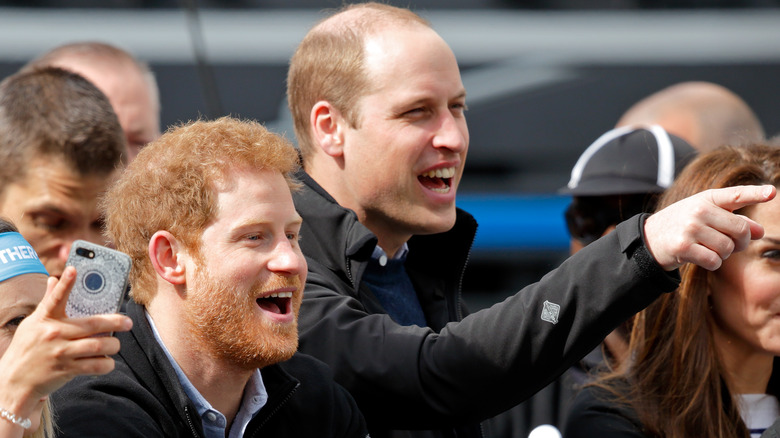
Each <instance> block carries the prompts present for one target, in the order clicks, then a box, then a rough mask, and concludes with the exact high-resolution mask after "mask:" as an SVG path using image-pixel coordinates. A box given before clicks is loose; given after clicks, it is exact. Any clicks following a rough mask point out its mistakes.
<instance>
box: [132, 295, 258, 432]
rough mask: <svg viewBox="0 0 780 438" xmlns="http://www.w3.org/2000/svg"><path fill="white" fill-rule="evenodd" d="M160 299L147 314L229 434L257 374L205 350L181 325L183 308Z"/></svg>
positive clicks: (175, 358)
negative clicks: (246, 391)
mask: <svg viewBox="0 0 780 438" xmlns="http://www.w3.org/2000/svg"><path fill="white" fill-rule="evenodd" d="M159 296H160V293H159V292H158V295H157V296H156V297H155V298H154V299H153V300H152V302H151V303H150V304H149V306H147V311H148V312H149V315H150V316H151V317H152V320H153V321H154V325H155V327H156V328H157V332H158V333H159V335H160V338H161V339H162V341H163V343H165V347H166V348H167V349H168V351H169V352H170V354H171V356H172V357H173V358H174V360H176V363H177V364H178V365H179V367H180V368H181V369H182V371H183V372H184V374H185V375H186V376H187V378H188V379H189V380H190V383H192V385H193V386H194V387H195V389H197V390H198V392H199V393H200V394H201V395H202V396H203V398H205V399H206V400H207V401H208V402H209V403H210V404H211V406H212V407H213V408H214V409H216V410H218V411H219V412H220V413H222V415H224V416H225V418H226V420H227V429H226V430H230V425H231V424H232V422H233V419H234V418H235V416H236V414H237V413H238V409H239V408H240V407H241V399H242V397H243V394H244V388H245V387H246V385H247V382H249V379H250V378H251V377H252V372H253V371H254V370H247V369H245V368H241V367H237V366H235V365H233V364H230V363H227V361H225V360H224V359H222V358H219V357H216V356H215V355H214V353H213V352H211V351H208V350H207V349H205V348H204V346H203V343H202V342H200V341H198V340H197V339H196V338H195V337H194V335H192V334H191V331H190V330H189V329H188V328H187V327H184V326H183V325H182V324H181V321H183V319H182V318H180V317H177V316H178V315H177V314H178V313H180V312H179V311H178V309H180V308H181V306H177V305H175V303H162V302H161V301H163V300H158V297H159Z"/></svg>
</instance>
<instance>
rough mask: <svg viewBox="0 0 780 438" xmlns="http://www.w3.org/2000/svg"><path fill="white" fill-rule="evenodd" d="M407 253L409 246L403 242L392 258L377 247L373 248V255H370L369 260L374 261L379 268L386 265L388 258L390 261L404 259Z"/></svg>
mask: <svg viewBox="0 0 780 438" xmlns="http://www.w3.org/2000/svg"><path fill="white" fill-rule="evenodd" d="M408 253H409V244H408V243H406V242H404V244H403V246H402V247H401V249H399V250H398V252H397V253H396V254H395V256H394V257H388V256H387V253H386V252H385V250H384V249H382V247H380V246H379V245H377V246H375V247H374V252H373V254H371V258H372V259H375V260H376V261H377V262H378V263H379V266H385V265H387V260H388V258H389V259H391V260H400V259H405V258H406V254H408Z"/></svg>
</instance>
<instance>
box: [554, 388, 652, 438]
mask: <svg viewBox="0 0 780 438" xmlns="http://www.w3.org/2000/svg"><path fill="white" fill-rule="evenodd" d="M564 436H565V437H567V438H578V437H592V436H599V437H604V438H622V437H626V438H628V437H634V438H640V437H644V436H645V434H644V433H643V431H642V426H641V423H640V422H639V420H638V419H637V418H636V414H635V412H634V410H633V409H632V408H631V406H630V405H628V404H627V403H626V402H624V401H623V400H621V398H620V397H619V395H618V394H616V393H614V392H612V391H609V390H607V389H604V388H601V387H598V386H586V387H585V388H583V389H582V390H581V391H580V392H579V393H578V394H577V396H576V397H575V398H574V402H573V403H572V405H571V408H570V410H569V415H568V417H567V420H566V425H565V427H564Z"/></svg>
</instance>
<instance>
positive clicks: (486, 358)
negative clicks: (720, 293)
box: [293, 172, 679, 438]
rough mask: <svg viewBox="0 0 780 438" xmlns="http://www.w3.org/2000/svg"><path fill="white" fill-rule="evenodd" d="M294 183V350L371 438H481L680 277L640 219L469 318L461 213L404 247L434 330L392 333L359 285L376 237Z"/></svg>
mask: <svg viewBox="0 0 780 438" xmlns="http://www.w3.org/2000/svg"><path fill="white" fill-rule="evenodd" d="M298 179H300V180H301V181H302V182H303V184H304V187H303V188H302V189H301V190H300V191H298V192H295V193H294V194H293V200H294V202H295V206H296V208H297V210H298V213H299V214H300V215H301V216H302V217H303V227H302V229H301V247H302V249H303V253H304V255H305V256H306V259H307V262H308V264H309V275H308V279H307V281H306V291H305V293H304V298H303V306H302V308H301V312H300V320H299V327H300V336H301V343H300V351H302V352H304V353H307V354H311V355H313V356H315V357H317V358H319V359H321V360H322V361H324V362H325V363H327V364H329V365H330V366H331V368H332V369H333V371H334V374H335V377H336V381H338V382H339V383H341V384H342V385H343V386H344V387H346V388H347V389H348V390H349V391H350V392H351V393H352V395H353V396H354V397H355V400H356V401H357V403H358V406H359V407H360V409H361V410H362V411H363V414H364V415H365V416H366V421H367V422H368V426H369V430H370V432H371V435H372V436H373V437H374V438H378V437H383V436H409V437H447V436H457V437H466V436H480V435H481V431H480V429H479V427H478V423H479V422H480V421H482V420H484V419H486V418H489V417H492V416H494V415H496V414H498V413H500V412H503V411H505V410H507V409H508V408H510V407H512V406H514V405H516V404H518V403H520V402H521V401H523V400H525V399H526V398H528V397H529V396H531V395H532V394H534V393H535V392H536V391H538V390H540V389H541V388H543V387H544V386H546V385H547V384H548V383H550V382H551V381H552V380H553V379H555V378H556V377H557V376H558V375H560V374H561V373H563V372H564V371H565V370H566V369H567V368H568V367H569V366H571V365H572V364H574V363H575V362H576V361H577V360H579V359H580V358H581V357H583V356H585V355H586V354H587V353H588V352H590V351H591V350H592V349H593V348H594V347H595V346H596V345H598V344H599V342H601V340H602V339H603V338H604V337H605V336H606V335H607V334H608V333H609V332H610V331H611V330H612V329H614V328H615V327H617V326H618V325H619V324H620V323H621V322H623V321H625V320H626V319H628V318H629V317H630V316H631V315H633V314H634V313H636V312H637V311H639V310H640V309H642V308H644V307H646V306H647V305H648V304H650V302H652V301H653V300H654V299H655V298H656V297H658V296H659V295H660V294H661V293H663V292H666V291H672V290H674V289H675V288H676V286H677V284H678V282H679V277H675V276H674V275H669V274H668V273H666V272H664V271H663V270H662V269H661V268H660V267H659V266H658V265H657V264H656V263H655V261H654V260H653V259H652V257H651V256H650V255H649V253H648V252H647V249H646V248H645V246H644V242H643V239H642V224H643V223H644V222H643V220H644V217H639V216H637V217H635V218H633V219H631V220H629V221H627V222H625V223H623V224H621V225H620V226H618V228H617V232H615V233H611V234H609V235H608V236H606V237H605V238H602V239H600V240H599V241H597V242H595V243H593V244H591V245H589V246H588V247H586V248H585V249H584V250H583V251H580V253H578V254H576V255H575V256H573V257H571V258H570V259H568V260H567V261H565V262H564V263H563V264H562V265H561V266H560V267H559V268H558V269H556V270H554V271H552V272H551V273H549V274H548V275H546V276H545V277H544V278H543V279H542V280H541V281H540V282H538V283H536V284H533V285H530V286H528V287H526V288H525V289H523V290H522V291H520V292H518V293H517V294H515V295H514V296H512V297H510V298H508V299H507V300H506V301H504V302H503V303H500V304H497V305H494V306H493V307H491V308H489V309H485V310H482V311H479V312H476V313H474V314H471V315H468V316H466V311H465V310H464V307H463V303H462V302H461V297H460V294H461V278H462V276H463V272H464V269H465V267H466V262H467V260H468V254H469V252H470V248H471V244H472V241H473V238H474V235H475V233H476V221H475V220H474V218H473V217H472V216H471V215H469V214H468V213H465V212H463V211H460V210H459V211H458V213H457V214H458V216H457V220H456V223H455V226H454V227H453V229H452V230H450V231H448V232H446V233H442V234H436V235H428V236H415V237H413V238H412V239H411V240H409V242H408V244H409V254H408V257H407V259H406V268H407V272H408V274H409V276H410V278H411V279H412V282H413V284H414V286H415V289H416V291H417V294H418V297H419V299H420V303H421V305H422V308H423V311H424V312H425V316H426V319H427V321H428V325H429V327H417V326H401V325H399V324H396V323H395V322H393V320H392V319H391V318H390V317H389V316H388V315H387V314H386V312H385V310H384V309H383V308H382V306H381V305H380V304H379V301H378V300H377V298H376V297H375V296H374V295H373V294H372V293H371V291H370V290H369V289H368V286H367V285H365V284H363V283H362V281H361V277H362V274H363V272H364V270H365V267H366V264H367V262H368V260H369V259H370V257H371V254H372V252H373V250H374V247H375V246H376V243H377V240H376V237H375V236H374V235H373V234H372V233H371V232H370V231H369V230H368V229H367V228H366V227H364V226H363V225H362V224H360V223H359V222H358V220H357V216H356V215H355V213H354V212H352V211H351V210H348V209H345V208H343V207H341V206H339V205H338V204H337V203H336V201H335V200H334V199H333V198H332V197H331V196H330V195H328V194H327V192H325V190H324V189H322V187H320V186H319V185H318V184H317V183H316V182H315V181H314V180H313V179H312V178H311V177H309V176H308V175H307V174H305V173H304V172H300V173H299V174H298ZM549 321H555V322H549ZM399 429H400V430H408V429H414V431H411V432H410V431H405V432H400V431H397V430H399ZM393 430H396V431H393Z"/></svg>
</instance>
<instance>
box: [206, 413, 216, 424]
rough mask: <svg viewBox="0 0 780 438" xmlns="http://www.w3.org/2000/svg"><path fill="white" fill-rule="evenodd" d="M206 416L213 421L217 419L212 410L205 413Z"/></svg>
mask: <svg viewBox="0 0 780 438" xmlns="http://www.w3.org/2000/svg"><path fill="white" fill-rule="evenodd" d="M206 418H207V419H208V420H209V421H211V422H213V421H215V420H216V419H217V415H216V414H215V413H213V412H209V413H207V414H206Z"/></svg>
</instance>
